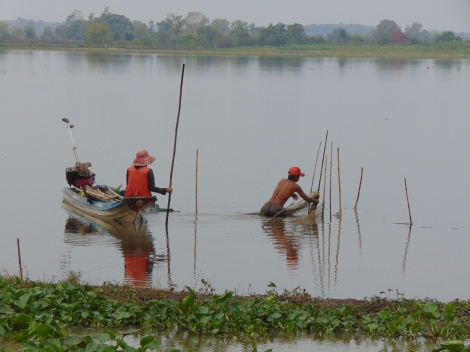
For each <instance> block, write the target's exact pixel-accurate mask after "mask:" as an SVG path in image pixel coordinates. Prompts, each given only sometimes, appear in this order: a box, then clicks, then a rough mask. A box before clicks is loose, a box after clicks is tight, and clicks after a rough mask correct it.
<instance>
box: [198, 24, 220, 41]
mask: <svg viewBox="0 0 470 352" xmlns="http://www.w3.org/2000/svg"><path fill="white" fill-rule="evenodd" d="M197 34H198V35H200V36H201V37H202V38H204V39H206V40H207V41H208V42H209V44H213V42H214V40H215V38H217V37H220V36H221V34H220V33H219V32H217V31H216V30H215V29H214V27H212V26H204V27H199V28H198V29H197Z"/></svg>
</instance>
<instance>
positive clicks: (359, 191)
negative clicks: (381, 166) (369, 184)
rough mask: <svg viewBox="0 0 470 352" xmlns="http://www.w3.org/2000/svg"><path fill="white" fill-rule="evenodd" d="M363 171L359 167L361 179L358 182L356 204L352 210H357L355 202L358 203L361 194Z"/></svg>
mask: <svg viewBox="0 0 470 352" xmlns="http://www.w3.org/2000/svg"><path fill="white" fill-rule="evenodd" d="M363 171H364V168H363V167H361V179H360V181H359V189H358V191H357V199H356V204H355V205H354V210H356V209H357V202H359V195H360V194H361V185H362V173H363Z"/></svg>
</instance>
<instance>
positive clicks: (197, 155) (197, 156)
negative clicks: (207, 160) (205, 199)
mask: <svg viewBox="0 0 470 352" xmlns="http://www.w3.org/2000/svg"><path fill="white" fill-rule="evenodd" d="M198 159H199V150H198V149H196V214H197V172H198Z"/></svg>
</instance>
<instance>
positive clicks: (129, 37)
mask: <svg viewBox="0 0 470 352" xmlns="http://www.w3.org/2000/svg"><path fill="white" fill-rule="evenodd" d="M123 38H124V40H127V41H128V42H130V41H132V40H133V39H134V34H133V33H131V32H126V33H124V37H123Z"/></svg>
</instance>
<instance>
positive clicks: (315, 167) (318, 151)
mask: <svg viewBox="0 0 470 352" xmlns="http://www.w3.org/2000/svg"><path fill="white" fill-rule="evenodd" d="M321 144H322V141H320V145H319V146H318V150H317V157H316V159H315V166H314V168H313V176H312V184H311V185H310V193H309V195H310V194H312V191H313V180H314V179H315V172H316V171H317V161H318V154H319V153H320V148H321Z"/></svg>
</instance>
